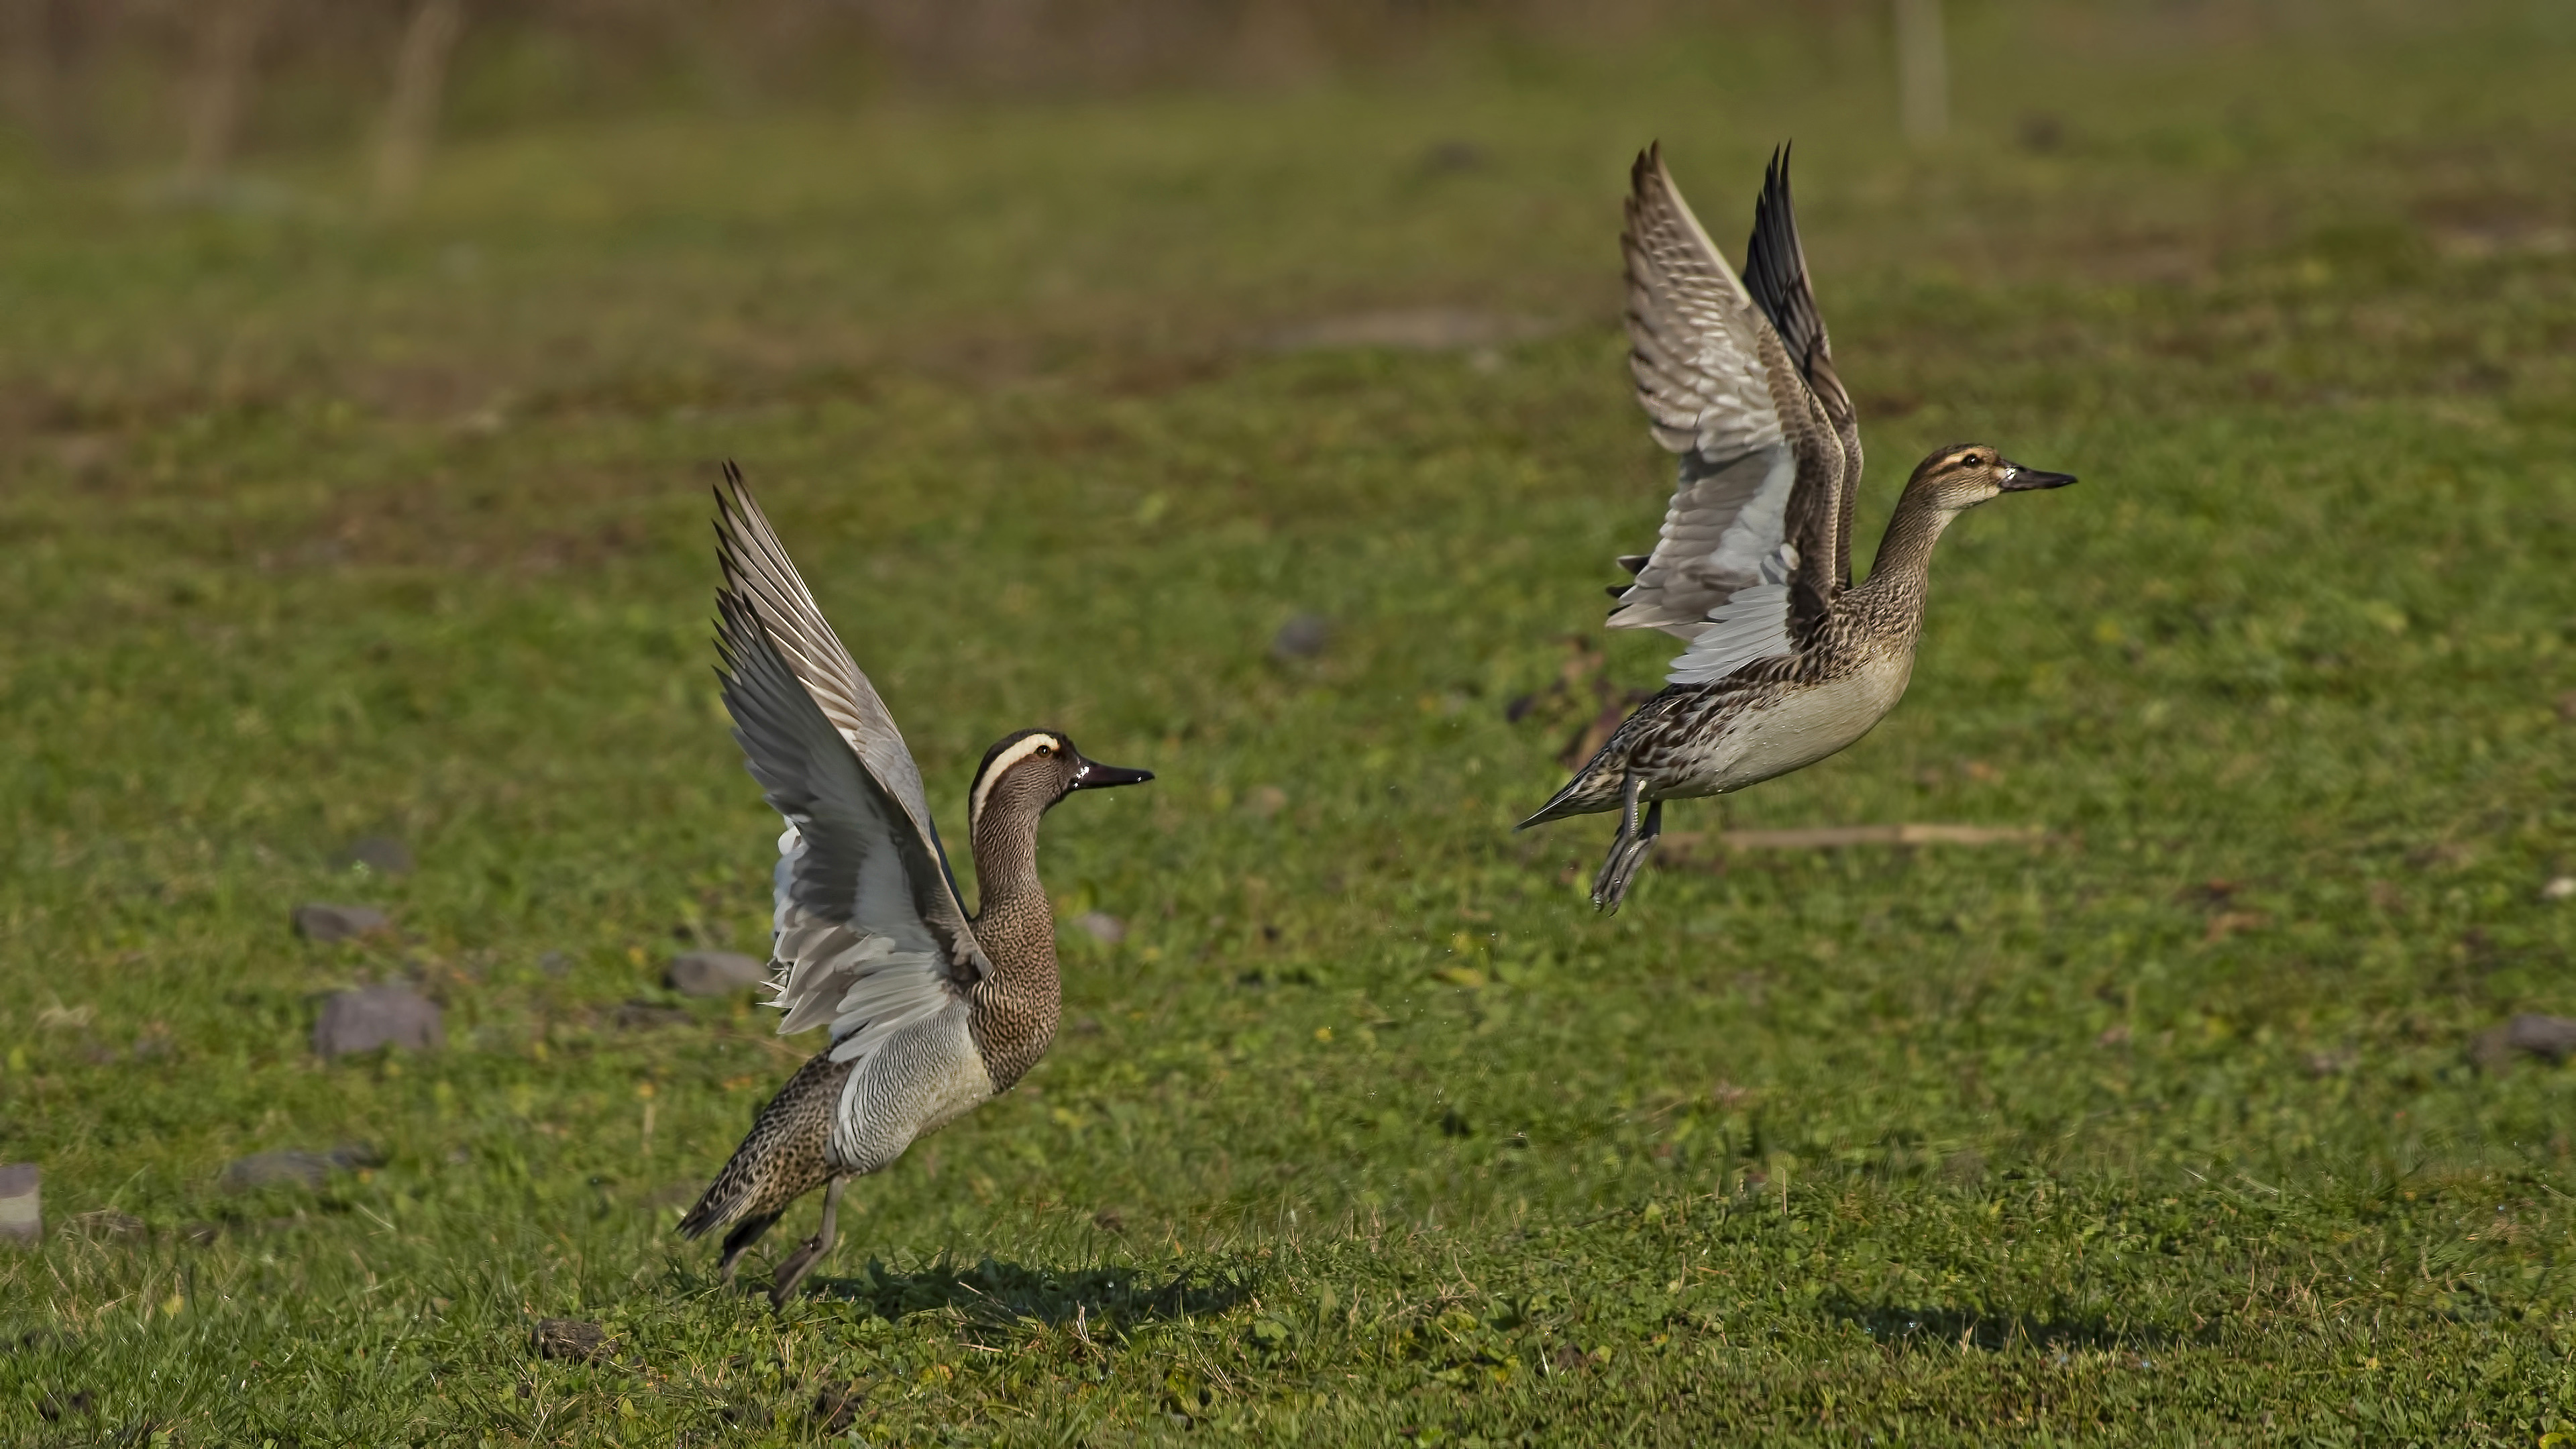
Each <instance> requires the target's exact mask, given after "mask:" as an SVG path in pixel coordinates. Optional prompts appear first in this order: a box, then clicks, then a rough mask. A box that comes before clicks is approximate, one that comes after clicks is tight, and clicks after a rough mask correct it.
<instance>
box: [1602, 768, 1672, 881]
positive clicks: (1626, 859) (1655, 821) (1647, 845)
mask: <svg viewBox="0 0 2576 1449" xmlns="http://www.w3.org/2000/svg"><path fill="white" fill-rule="evenodd" d="M1645 793H1646V780H1645V777H1644V776H1642V775H1640V774H1638V773H1636V772H1635V771H1633V770H1632V771H1630V772H1629V773H1628V778H1627V781H1626V784H1625V786H1624V787H1623V788H1622V789H1621V791H1620V796H1619V835H1618V838H1616V839H1614V840H1612V841H1611V842H1610V854H1609V857H1608V858H1607V859H1605V860H1603V861H1602V862H1601V873H1600V874H1599V875H1597V876H1594V877H1593V878H1592V904H1593V905H1594V906H1596V907H1598V908H1599V909H1601V910H1604V911H1612V912H1615V911H1617V910H1618V909H1619V903H1620V902H1621V901H1624V900H1626V899H1627V898H1628V882H1629V879H1630V878H1631V877H1633V876H1635V875H1636V873H1637V867H1638V866H1641V865H1643V864H1645V863H1646V852H1648V851H1650V850H1652V849H1654V848H1655V837H1656V836H1658V835H1661V834H1663V833H1664V802H1663V801H1661V800H1657V801H1654V802H1652V803H1651V804H1647V803H1646V802H1645ZM1641 804H1643V805H1644V806H1645V808H1644V812H1643V814H1640V813H1639V810H1638V807H1639V806H1640V805H1641Z"/></svg>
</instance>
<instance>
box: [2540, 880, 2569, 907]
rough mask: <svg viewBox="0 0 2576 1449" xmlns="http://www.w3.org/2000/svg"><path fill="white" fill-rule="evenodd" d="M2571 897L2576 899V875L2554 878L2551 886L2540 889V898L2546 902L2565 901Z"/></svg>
mask: <svg viewBox="0 0 2576 1449" xmlns="http://www.w3.org/2000/svg"><path fill="white" fill-rule="evenodd" d="M2571 897H2576V875H2561V876H2552V877H2550V880H2549V884H2547V885H2544V886H2542V887H2541V888H2540V898H2541V899H2542V900H2544V901H2563V900H2567V899H2569V898H2571Z"/></svg>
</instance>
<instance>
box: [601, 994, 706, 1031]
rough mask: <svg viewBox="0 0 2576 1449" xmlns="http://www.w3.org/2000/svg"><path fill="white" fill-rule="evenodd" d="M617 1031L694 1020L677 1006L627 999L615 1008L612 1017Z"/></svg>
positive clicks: (646, 1029)
mask: <svg viewBox="0 0 2576 1449" xmlns="http://www.w3.org/2000/svg"><path fill="white" fill-rule="evenodd" d="M614 1020H615V1021H616V1022H617V1029H618V1030H619V1031H651V1030H653V1029H654V1028H655V1027H661V1026H687V1025H688V1024H689V1023H690V1022H691V1021H693V1020H695V1018H694V1017H692V1016H690V1015H689V1013H688V1012H687V1011H686V1010H684V1009H682V1008H680V1007H677V1006H655V1005H654V1004H653V1003H651V1002H649V1001H629V1002H627V1003H625V1004H624V1005H622V1006H620V1007H618V1008H617V1015H616V1017H615V1018H614Z"/></svg>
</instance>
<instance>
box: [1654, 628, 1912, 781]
mask: <svg viewBox="0 0 2576 1449" xmlns="http://www.w3.org/2000/svg"><path fill="white" fill-rule="evenodd" d="M1913 674H1914V661H1913V659H1911V658H1910V657H1895V658H1876V659H1872V660H1870V661H1869V662H1867V663H1866V664H1864V665H1862V666H1861V667H1860V668H1859V669H1856V670H1854V671H1852V672H1851V673H1849V674H1846V675H1844V676H1842V677H1841V678H1839V679H1835V680H1831V681H1829V682H1827V683H1824V684H1819V685H1815V686H1812V687H1809V688H1806V689H1801V690H1797V691H1796V692H1794V693H1790V694H1786V695H1783V696H1781V697H1779V698H1777V699H1774V700H1772V701H1770V702H1769V703H1767V704H1764V705H1762V706H1760V707H1757V708H1754V709H1750V710H1747V711H1745V712H1744V713H1743V714H1740V715H1738V716H1736V717H1735V718H1734V719H1732V720H1730V721H1729V722H1728V723H1727V726H1726V728H1725V729H1724V730H1722V731H1720V732H1719V733H1718V735H1717V737H1716V738H1715V739H1713V740H1711V741H1710V742H1709V744H1708V747H1707V749H1706V751H1705V752H1704V753H1703V754H1702V755H1701V756H1700V757H1699V759H1698V760H1696V761H1693V762H1692V763H1693V768H1692V769H1691V771H1690V784H1691V785H1692V786H1694V787H1696V788H1693V789H1690V790H1687V791H1675V792H1673V793H1675V794H1692V795H1722V794H1725V793H1726V792H1728V791H1730V790H1741V789H1743V788H1744V787H1745V786H1747V785H1756V784H1760V783H1761V782H1762V781H1764V780H1768V779H1770V778H1772V777H1773V776H1775V775H1785V774H1788V773H1789V772H1790V771H1791V770H1798V769H1804V768H1806V767H1807V766H1809V765H1812V764H1814V763H1815V762H1816V761H1818V760H1821V759H1823V758H1824V757H1825V756H1827V755H1830V754H1832V753H1834V752H1835V751H1836V750H1839V749H1842V748H1844V747H1845V746H1847V745H1849V744H1851V743H1852V742H1853V741H1855V740H1857V739H1859V738H1860V737H1861V736H1863V735H1865V734H1868V733H1869V732H1870V728H1871V727H1872V726H1873V725H1876V724H1877V723H1878V722H1879V721H1880V720H1882V719H1884V718H1886V717H1887V712H1888V711H1889V710H1891V709H1894V708H1896V702H1897V701H1898V700H1900V699H1902V698H1904V697H1905V686H1906V683H1907V681H1908V680H1910V679H1911V678H1912V677H1913Z"/></svg>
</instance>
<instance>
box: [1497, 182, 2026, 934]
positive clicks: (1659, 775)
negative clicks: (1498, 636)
mask: <svg viewBox="0 0 2576 1449" xmlns="http://www.w3.org/2000/svg"><path fill="white" fill-rule="evenodd" d="M1621 240H1622V242H1623V244H1624V248H1625V251H1626V253H1627V261H1628V341H1629V354H1628V368H1629V371H1630V373H1631V374H1632V375H1633V376H1634V377H1635V379H1636V384H1637V401H1638V402H1639V403H1641V404H1643V405H1644V407H1645V409H1646V416H1647V418H1648V420H1649V424H1650V426H1651V428H1652V430H1653V432H1654V435H1655V440H1656V441H1657V442H1660V443H1662V444H1663V445H1664V447H1665V448H1667V449H1669V450H1670V451H1672V452H1674V453H1676V454H1679V455H1680V457H1681V477H1680V481H1679V482H1678V483H1677V484H1676V485H1675V487H1674V489H1673V498H1672V503H1671V505H1670V506H1669V507H1668V508H1667V509H1666V510H1665V513H1664V527H1663V534H1662V537H1661V538H1659V539H1658V540H1657V541H1656V544H1655V547H1654V551H1653V552H1651V553H1645V554H1636V555H1632V556H1630V557H1626V558H1622V559H1620V560H1619V564H1620V566H1621V567H1622V568H1624V569H1626V570H1627V571H1628V572H1629V573H1630V574H1632V575H1634V576H1635V579H1634V582H1631V583H1628V584H1625V585H1620V586H1615V587H1613V588H1612V589H1611V590H1610V594H1611V597H1612V598H1614V599H1617V600H1618V604H1617V606H1616V607H1614V608H1613V609H1612V610H1611V611H1610V619H1609V624H1610V627H1612V628H1620V629H1636V628H1648V629H1661V630H1663V631H1665V632H1666V633H1669V634H1674V635H1677V636H1679V637H1680V638H1682V639H1685V640H1687V641H1689V644H1690V647H1689V648H1687V649H1685V650H1683V651H1682V653H1681V654H1680V655H1679V656H1677V657H1676V658H1675V659H1674V660H1673V663H1672V670H1671V672H1670V673H1669V674H1667V675H1666V676H1665V679H1666V681H1667V683H1666V685H1665V688H1664V690H1663V692H1662V693H1660V694H1658V695H1656V696H1655V697H1654V698H1653V699H1650V700H1648V701H1647V702H1645V703H1644V704H1641V705H1639V706H1638V707H1637V709H1636V711H1635V712H1634V713H1633V714H1631V715H1629V716H1628V718H1627V719H1626V721H1624V722H1623V723H1622V724H1621V725H1620V726H1619V728H1618V730H1617V731H1616V732H1615V733H1613V734H1612V735H1611V736H1610V738H1609V740H1608V741H1607V742H1606V743H1604V744H1603V745H1602V746H1601V749H1600V750H1599V752H1597V753H1596V754H1594V755H1593V757H1592V758H1591V760H1590V761H1588V762H1587V763H1585V764H1584V766H1583V767H1582V768H1581V769H1580V770H1578V771H1576V772H1575V776H1574V778H1573V779H1572V780H1570V781H1568V782H1566V785H1565V788H1564V789H1562V790H1559V791H1557V792H1556V796H1555V798H1553V799H1551V800H1549V801H1548V802H1547V804H1545V805H1544V806H1542V807H1540V809H1539V811H1538V813H1536V814H1534V815H1532V816H1531V817H1530V818H1529V819H1527V820H1524V821H1522V822H1521V824H1520V826H1519V828H1520V829H1524V830H1525V829H1528V828H1529V827H1530V826H1533V825H1542V824H1545V823H1546V822H1548V821H1551V820H1562V819H1565V818H1566V817H1568V816H1572V815H1588V814H1593V813H1596V812H1599V811H1604V810H1616V811H1618V812H1619V833H1618V835H1617V837H1616V838H1615V839H1613V840H1612V842H1611V845H1610V854H1609V857H1608V858H1607V859H1605V860H1604V861H1603V862H1602V864H1601V870H1600V873H1599V874H1598V875H1597V876H1595V877H1594V878H1593V882H1592V903H1593V905H1594V906H1596V907H1598V908H1600V909H1602V910H1605V911H1610V910H1617V909H1618V907H1619V903H1620V901H1622V900H1623V899H1625V898H1626V896H1627V893H1628V885H1629V881H1630V879H1631V878H1632V877H1633V876H1634V875H1635V874H1636V872H1637V868H1638V866H1640V865H1641V864H1643V863H1644V861H1645V858H1646V853H1647V851H1648V850H1650V849H1651V848H1653V845H1654V841H1655V836H1656V835H1657V834H1658V833H1659V832H1660V831H1661V830H1662V829H1663V811H1664V805H1663V802H1665V801H1666V800H1678V799H1690V798H1693V797H1696V796H1704V795H1723V794H1727V793H1729V792H1732V791H1736V790H1741V789H1743V788H1744V787H1746V786H1748V785H1754V784H1758V783H1760V782H1762V781H1764V780H1768V779H1771V778H1772V777H1774V776H1777V775H1785V774H1787V773H1789V772H1790V771H1792V770H1797V769H1802V768H1804V767H1806V766H1808V765H1812V764H1814V763H1815V762H1816V761H1818V760H1821V759H1823V758H1824V757H1826V756H1827V755H1830V754H1832V753H1834V752H1835V751H1837V750H1840V749H1842V748H1843V747H1844V746H1846V745H1849V744H1851V743H1852V742H1853V741H1855V740H1857V739H1859V738H1860V737H1861V736H1862V735H1865V734H1867V733H1869V731H1870V727H1871V726H1873V725H1875V724H1877V723H1878V722H1879V720H1880V719H1881V718H1883V717H1885V715H1886V714H1887V712H1888V711H1889V710H1891V709H1893V708H1895V707H1896V701H1897V700H1898V699H1899V698H1901V697H1902V696H1903V695H1904V693H1905V685H1906V681H1907V679H1908V678H1909V677H1911V675H1912V674H1913V672H1914V645H1915V640H1916V639H1917V637H1918V636H1919V635H1920V634H1921V632H1922V627H1923V601H1924V593H1925V584H1926V579H1927V577H1928V575H1929V572H1930V569H1931V564H1932V546H1933V544H1934V543H1936V542H1938V541H1939V539H1940V537H1941V531H1942V530H1943V529H1945V528H1947V527H1949V526H1950V522H1951V520H1953V519H1955V518H1957V517H1958V516H1959V515H1960V514H1962V513H1965V512H1967V511H1968V510H1969V509H1971V508H1974V507H1976V506H1977V505H1978V504H1980V503H1984V502H1986V501H1987V500H1988V499H1991V498H1996V497H1999V496H2001V495H2003V494H2006V493H2027V492H2031V491H2034V490H2036V489H2042V488H2063V487H2065V486H2066V485H2067V484H2069V483H2072V482H2074V481H2075V479H2074V477H2073V476H2072V475H2069V474H2065V473H2047V472H2042V471H2040V470H2039V469H2036V468H2025V467H2023V466H2022V465H2020V464H2019V463H2015V462H2013V461H2012V460H2011V459H2009V458H2006V457H2004V456H2003V454H2001V453H1999V452H1997V451H1996V450H1995V449H1994V448H1992V447H1990V446H1988V445H1986V444H1983V443H1958V444H1953V445H1952V446H1950V447H1946V448H1942V449H1939V450H1937V451H1935V452H1934V453H1933V454H1932V455H1931V456H1930V457H1927V458H1925V459H1924V460H1923V461H1922V462H1921V463H1919V464H1917V465H1916V466H1915V469H1914V474H1913V476H1912V477H1910V478H1908V479H1907V480H1906V483H1905V491H1904V493H1903V494H1901V495H1900V496H1899V497H1898V499H1897V503H1896V512H1895V514H1894V516H1892V517H1891V518H1890V519H1889V520H1888V524H1887V532H1886V534H1885V535H1884V536H1883V537H1882V538H1881V539H1880V541H1879V546H1878V560H1877V562H1876V563H1875V564H1874V565H1873V566H1872V567H1871V568H1870V571H1869V578H1868V580H1867V581H1866V582H1864V583H1861V584H1859V585H1858V586H1855V585H1854V584H1853V583H1852V581H1851V533H1852V500H1853V497H1854V496H1855V495H1856V494H1857V493H1858V492H1859V488H1860V466H1861V454H1860V426H1859V419H1858V417H1857V416H1856V415H1855V414H1854V413H1853V410H1852V402H1851V395H1850V394H1849V393H1848V392H1846V391H1844V389H1843V384H1842V379H1841V378H1840V377H1838V376H1836V375H1835V372H1834V364H1833V349H1832V347H1831V346H1829V345H1828V344H1827V342H1826V340H1825V323H1824V318H1823V317H1822V316H1821V315H1820V314H1819V313H1818V312H1817V310H1816V298H1815V293H1814V292H1812V291H1811V290H1809V288H1808V285H1807V259H1806V256H1805V253H1804V251H1803V250H1802V249H1801V247H1800V246H1799V243H1798V223H1797V218H1796V216H1795V215H1794V214H1793V212H1792V211H1791V209H1790V203H1789V163H1788V154H1787V152H1786V151H1785V150H1783V151H1781V152H1778V153H1775V154H1774V155H1773V156H1772V158H1771V165H1770V167H1769V169H1768V171H1767V172H1766V173H1765V174H1764V176H1763V180H1762V195H1761V199H1760V200H1759V201H1758V202H1757V203H1756V204H1755V206H1754V212H1753V238H1752V240H1751V241H1750V242H1749V243H1748V244H1747V245H1746V248H1745V262H1744V272H1743V274H1742V276H1741V277H1739V276H1738V275H1737V274H1736V273H1735V272H1734V271H1733V270H1731V269H1730V268H1729V267H1728V266H1727V265H1726V260H1725V258H1724V257H1722V256H1720V255H1719V254H1718V250H1717V248H1716V246H1715V245H1714V244H1712V243H1711V242H1710V241H1709V239H1708V233H1707V232H1706V231H1705V230H1703V229H1702V228H1701V227H1700V224H1699V219H1698V218H1697V217H1695V216H1693V215H1692V214H1691V209H1690V206H1689V204H1688V203H1687V202H1685V201H1683V200H1682V195H1681V192H1680V191H1679V190H1677V189H1676V188H1675V187H1674V186H1673V179H1672V176H1671V175H1670V174H1669V173H1668V172H1666V171H1665V169H1664V162H1663V154H1662V150H1661V148H1660V147H1649V148H1648V149H1647V150H1646V152H1645V153H1644V154H1643V155H1641V156H1639V157H1638V158H1637V163H1636V166H1635V167H1634V169H1633V170H1632V171H1631V173H1630V189H1629V194H1628V204H1627V231H1626V233H1625V235H1624V236H1623V237H1622V238H1621Z"/></svg>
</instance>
